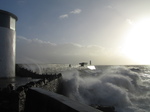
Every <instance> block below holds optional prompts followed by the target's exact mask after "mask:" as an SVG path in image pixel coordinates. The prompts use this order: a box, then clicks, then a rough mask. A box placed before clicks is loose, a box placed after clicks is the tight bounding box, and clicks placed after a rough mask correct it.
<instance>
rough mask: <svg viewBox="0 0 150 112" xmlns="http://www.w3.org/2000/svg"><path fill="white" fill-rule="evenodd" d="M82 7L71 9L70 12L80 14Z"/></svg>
mask: <svg viewBox="0 0 150 112" xmlns="http://www.w3.org/2000/svg"><path fill="white" fill-rule="evenodd" d="M81 11H82V10H81V9H75V10H73V11H71V12H70V13H71V14H79V13H81Z"/></svg>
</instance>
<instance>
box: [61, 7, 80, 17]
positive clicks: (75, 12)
mask: <svg viewBox="0 0 150 112" xmlns="http://www.w3.org/2000/svg"><path fill="white" fill-rule="evenodd" d="M81 11H82V10H81V9H75V10H73V11H70V13H68V14H63V15H60V16H59V18H60V19H64V18H68V17H69V16H70V14H80V13H81Z"/></svg>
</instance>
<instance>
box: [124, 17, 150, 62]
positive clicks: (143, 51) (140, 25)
mask: <svg viewBox="0 0 150 112" xmlns="http://www.w3.org/2000/svg"><path fill="white" fill-rule="evenodd" d="M149 30H150V18H145V19H142V20H140V21H138V22H136V23H135V24H133V28H132V29H131V30H130V32H129V34H128V35H127V36H126V38H125V41H124V45H123V53H124V54H125V55H126V56H127V57H129V58H131V59H132V60H134V61H136V62H138V63H139V64H150V50H149V49H150V31H149Z"/></svg>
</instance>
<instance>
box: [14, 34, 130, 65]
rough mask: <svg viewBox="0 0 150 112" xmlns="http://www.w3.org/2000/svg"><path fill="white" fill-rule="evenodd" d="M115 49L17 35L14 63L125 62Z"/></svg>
mask: <svg viewBox="0 0 150 112" xmlns="http://www.w3.org/2000/svg"><path fill="white" fill-rule="evenodd" d="M117 53H118V52H116V51H115V50H110V49H106V48H104V47H102V46H98V45H88V46H83V45H80V44H76V43H64V44H55V43H51V42H48V41H42V40H39V39H27V38H25V37H21V36H17V41H16V63H68V64H69V63H70V64H78V63H79V62H82V61H86V62H88V61H89V60H92V62H93V64H103V65H104V64H118V63H119V64H121V62H127V60H125V59H124V58H123V57H122V55H118V54H117Z"/></svg>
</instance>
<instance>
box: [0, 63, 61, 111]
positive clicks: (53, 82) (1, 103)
mask: <svg viewBox="0 0 150 112" xmlns="http://www.w3.org/2000/svg"><path fill="white" fill-rule="evenodd" d="M16 77H21V78H28V77H30V78H32V79H33V80H30V82H28V81H27V82H24V84H20V85H19V86H17V87H14V85H13V84H11V83H10V84H7V83H6V84H5V83H4V84H5V85H1V84H0V112H24V108H25V101H26V94H27V92H28V90H29V89H30V88H32V87H38V88H42V89H45V90H48V91H51V92H55V93H57V90H58V87H59V79H60V78H61V73H59V74H51V75H47V74H42V75H39V74H37V73H34V72H32V71H30V70H27V69H25V68H23V67H21V66H19V65H17V66H16ZM35 79H36V80H35ZM1 80H6V79H1ZM8 80H9V79H8ZM14 80H15V79H14ZM13 83H14V82H13ZM15 83H18V82H15Z"/></svg>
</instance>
